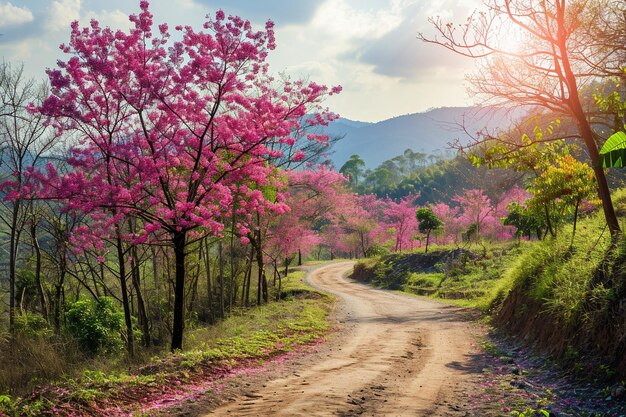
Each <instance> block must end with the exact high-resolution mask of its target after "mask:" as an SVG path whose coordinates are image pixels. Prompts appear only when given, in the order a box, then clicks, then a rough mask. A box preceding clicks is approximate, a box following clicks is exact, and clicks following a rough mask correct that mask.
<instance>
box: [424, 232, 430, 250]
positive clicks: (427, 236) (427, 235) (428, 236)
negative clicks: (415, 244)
mask: <svg viewBox="0 0 626 417" xmlns="http://www.w3.org/2000/svg"><path fill="white" fill-rule="evenodd" d="M429 239H430V230H429V231H428V232H426V250H425V251H424V253H428V240H429Z"/></svg>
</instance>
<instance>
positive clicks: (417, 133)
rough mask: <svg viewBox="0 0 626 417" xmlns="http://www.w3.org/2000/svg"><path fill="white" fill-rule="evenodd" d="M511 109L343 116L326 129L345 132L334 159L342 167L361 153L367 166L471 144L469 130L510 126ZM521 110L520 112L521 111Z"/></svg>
mask: <svg viewBox="0 0 626 417" xmlns="http://www.w3.org/2000/svg"><path fill="white" fill-rule="evenodd" d="M515 113H516V112H513V113H511V112H510V110H504V109H495V108H482V107H442V108H437V109H432V110H429V111H426V112H423V113H414V114H407V115H404V116H398V117H394V118H391V119H387V120H383V121H381V122H378V123H368V122H358V121H353V120H349V119H344V118H339V119H337V120H335V121H334V122H332V123H331V124H329V126H328V127H326V128H325V129H324V132H323V133H325V134H328V135H330V136H336V135H339V136H343V139H341V140H340V141H339V142H337V143H336V144H335V145H334V147H333V151H334V153H333V154H332V155H331V156H330V158H331V160H332V161H333V163H334V164H335V166H336V167H337V169H339V168H340V167H341V166H342V165H343V164H344V162H346V161H347V160H348V159H349V158H350V155H352V154H358V155H359V156H360V157H361V158H362V159H363V160H364V161H365V164H366V166H367V168H375V167H377V166H378V165H380V163H382V162H383V161H386V160H387V159H391V158H393V157H395V156H397V155H400V154H401V153H403V152H404V150H405V149H408V148H410V149H412V150H414V151H416V152H424V153H426V154H433V153H440V152H445V151H446V150H447V149H449V146H448V144H449V143H450V142H454V141H455V140H457V139H458V140H459V142H460V143H461V144H467V143H468V142H469V141H470V139H471V138H470V136H469V135H468V134H467V133H466V132H465V131H464V130H463V129H462V128H461V126H464V128H465V130H466V131H467V132H472V133H474V132H477V131H479V130H482V129H484V128H487V129H489V130H494V129H498V128H500V129H503V128H507V127H509V126H510V125H511V124H512V121H513V120H514V119H515V118H516V114H515ZM517 113H519V112H517Z"/></svg>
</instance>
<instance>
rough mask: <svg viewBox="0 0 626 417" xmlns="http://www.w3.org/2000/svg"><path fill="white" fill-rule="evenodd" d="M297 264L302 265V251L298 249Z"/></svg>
mask: <svg viewBox="0 0 626 417" xmlns="http://www.w3.org/2000/svg"><path fill="white" fill-rule="evenodd" d="M298 266H302V251H301V250H300V249H298Z"/></svg>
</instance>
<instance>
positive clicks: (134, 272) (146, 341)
mask: <svg viewBox="0 0 626 417" xmlns="http://www.w3.org/2000/svg"><path fill="white" fill-rule="evenodd" d="M131 256H132V262H131V277H132V281H133V288H134V289H135V293H136V294H137V312H138V313H139V326H141V331H142V332H143V336H142V342H143V345H144V346H145V347H148V346H150V341H151V337H150V322H149V320H148V314H147V313H146V305H145V302H144V299H143V295H142V293H141V275H140V272H139V262H138V257H137V247H136V246H133V247H132V248H131Z"/></svg>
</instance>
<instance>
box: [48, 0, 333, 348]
mask: <svg viewBox="0 0 626 417" xmlns="http://www.w3.org/2000/svg"><path fill="white" fill-rule="evenodd" d="M140 6H141V11H140V13H139V14H137V15H132V16H130V20H131V22H132V23H133V26H134V27H133V28H132V29H130V30H129V31H128V32H123V31H113V30H111V29H110V28H102V27H101V26H100V25H99V23H98V22H97V21H95V20H92V21H91V24H90V25H89V27H84V28H81V27H80V26H79V24H78V22H74V23H73V24H72V32H71V36H70V41H69V43H68V44H67V45H62V46H61V48H62V50H63V52H65V53H66V54H68V55H70V58H69V59H68V60H67V61H59V63H58V65H59V68H58V69H54V70H48V75H49V77H50V82H51V95H50V96H49V97H48V98H47V99H46V100H45V101H44V103H43V105H42V106H41V109H40V110H41V111H42V112H43V113H44V114H46V115H49V116H50V117H51V118H52V123H53V125H54V126H55V128H56V129H57V130H58V132H60V133H62V132H77V133H78V134H79V135H80V137H81V142H80V144H79V145H77V146H76V147H75V148H74V151H73V152H74V153H73V158H71V159H70V163H71V164H72V165H73V167H74V171H73V172H72V173H70V174H67V175H65V176H63V177H62V178H59V179H55V178H54V177H55V175H56V174H55V173H54V172H53V171H54V170H53V169H52V168H50V169H49V171H50V172H49V175H48V177H51V179H49V182H50V183H54V182H55V181H56V184H57V185H58V187H57V188H56V190H57V191H58V193H59V194H58V196H59V197H71V198H72V200H71V202H70V203H69V205H68V206H69V208H72V209H77V210H80V211H83V212H86V213H94V212H100V213H106V214H107V215H108V217H107V218H106V219H105V220H104V221H105V223H106V225H105V226H106V227H105V229H106V228H107V227H108V229H109V230H110V232H111V233H113V234H115V235H116V236H117V237H118V239H122V238H123V237H124V234H123V231H122V230H121V223H122V220H123V219H124V218H131V217H132V218H136V219H138V220H139V221H140V222H138V223H137V224H138V225H139V224H140V225H141V229H140V230H139V229H138V230H136V232H135V235H134V236H133V240H134V242H135V243H147V242H150V241H151V239H154V238H155V237H157V238H159V239H164V240H165V241H167V242H169V244H171V246H172V247H173V250H174V254H175V271H176V273H175V290H174V311H173V332H172V341H171V349H172V350H175V349H180V348H181V347H182V343H183V329H184V294H185V291H184V287H185V255H186V251H185V248H186V247H187V246H188V245H189V244H190V243H191V242H193V241H195V240H197V239H199V238H201V237H202V236H205V235H207V234H213V235H220V234H221V233H222V231H223V228H224V224H223V223H222V221H221V220H220V219H221V218H223V217H225V216H223V215H225V214H227V213H230V212H231V211H232V209H233V207H235V210H236V212H237V214H238V215H239V216H240V221H239V222H238V223H237V228H238V232H239V234H240V235H241V236H246V234H247V233H248V232H249V231H250V227H251V226H250V225H251V219H252V218H253V216H254V215H255V214H263V213H266V212H276V213H282V212H285V211H286V210H287V205H286V204H285V201H284V197H283V196H282V194H281V193H280V192H278V193H274V194H275V195H274V196H273V198H267V196H266V195H265V194H264V190H265V189H268V188H270V189H275V190H277V189H280V188H281V184H282V183H281V178H280V176H279V175H277V173H276V171H275V169H274V167H273V166H272V165H271V164H270V163H268V161H271V160H272V159H273V158H277V157H280V156H282V155H285V154H287V155H291V159H293V160H296V161H297V160H301V159H303V158H304V155H303V153H302V152H301V151H295V152H293V154H291V153H290V150H291V149H293V148H294V146H296V140H297V139H298V138H299V136H297V137H294V136H295V135H293V132H296V131H297V132H299V131H301V130H302V129H303V128H305V127H306V126H309V125H314V124H324V123H326V122H327V121H328V120H330V119H332V118H333V117H334V115H332V114H330V113H328V112H327V111H324V110H323V109H321V108H320V107H319V103H320V101H321V100H322V99H323V98H324V97H325V96H326V95H328V94H334V93H338V92H339V91H340V88H339V87H335V88H333V89H328V88H326V87H324V86H321V85H318V84H315V83H313V82H310V83H305V82H301V81H296V82H291V81H289V80H285V81H277V80H275V79H273V78H272V77H271V76H270V75H269V73H268V70H269V69H268V65H267V63H266V57H267V55H268V53H269V51H271V50H272V49H274V46H275V42H274V31H273V24H272V22H268V23H267V24H266V27H265V30H264V31H254V30H252V27H251V24H250V22H249V21H246V20H243V19H241V18H239V17H233V16H230V17H228V18H227V17H226V16H225V14H224V13H223V12H222V11H218V12H217V13H216V14H215V17H214V18H208V19H207V21H206V23H205V24H204V27H203V30H200V31H196V30H194V29H193V28H192V27H189V26H185V27H182V26H177V27H176V30H177V31H179V32H180V37H181V38H182V39H181V40H180V41H173V40H172V39H171V35H170V31H169V28H168V25H167V24H161V25H159V26H158V28H157V30H156V31H155V30H154V24H153V21H152V17H153V16H152V14H151V13H150V11H149V8H148V2H147V1H142V2H141V3H140ZM310 114H314V116H306V115H310ZM308 139H309V140H311V141H319V142H323V141H324V140H326V139H325V138H324V137H321V136H317V135H313V136H309V137H308ZM120 247H121V245H120Z"/></svg>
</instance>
